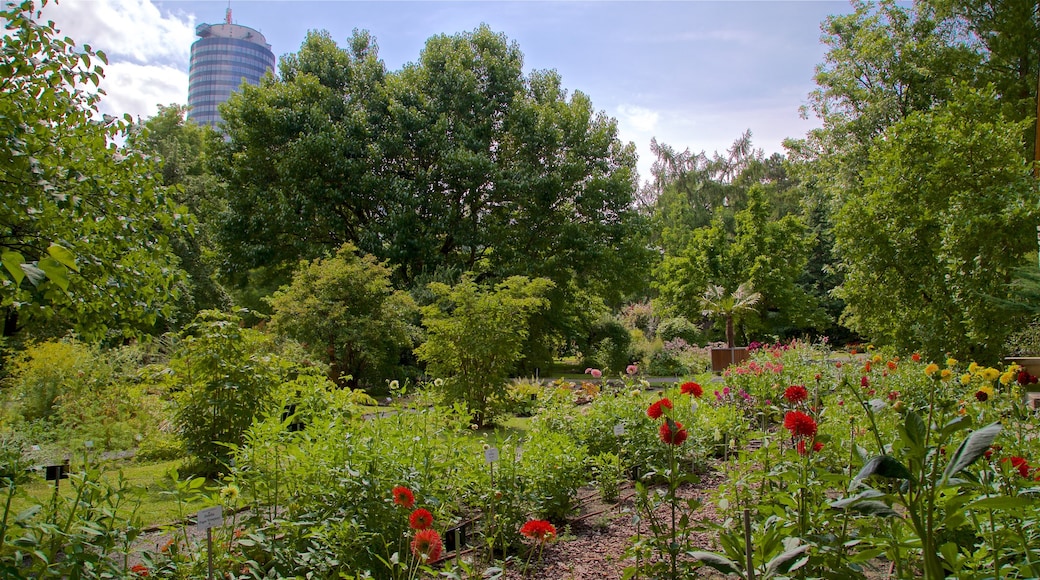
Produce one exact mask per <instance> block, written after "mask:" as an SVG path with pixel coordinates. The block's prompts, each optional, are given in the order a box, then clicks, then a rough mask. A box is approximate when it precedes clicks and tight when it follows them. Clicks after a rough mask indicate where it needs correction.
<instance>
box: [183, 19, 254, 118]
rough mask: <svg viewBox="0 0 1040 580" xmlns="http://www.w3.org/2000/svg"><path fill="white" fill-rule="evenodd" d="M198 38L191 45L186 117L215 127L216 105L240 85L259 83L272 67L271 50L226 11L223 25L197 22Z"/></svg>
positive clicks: (249, 29)
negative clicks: (235, 22) (233, 20)
mask: <svg viewBox="0 0 1040 580" xmlns="http://www.w3.org/2000/svg"><path fill="white" fill-rule="evenodd" d="M195 34H196V35H197V36H198V37H199V40H196V41H195V42H194V43H193V44H192V45H191V65H190V67H189V69H188V106H189V107H191V109H189V111H188V118H189V119H192V120H193V121H195V122H196V123H198V124H199V125H210V126H211V127H216V126H217V124H218V123H219V122H220V112H219V111H217V105H219V104H220V103H223V102H224V101H226V100H227V99H228V97H230V96H231V93H232V92H233V91H235V90H238V88H239V87H241V86H242V81H245V82H247V83H249V84H251V85H257V84H260V78H261V77H263V76H264V73H265V72H267V71H268V70H274V63H275V59H274V53H273V52H271V45H270V44H267V39H265V38H264V35H263V34H260V33H259V32H257V31H255V30H253V29H252V28H249V27H248V26H239V25H237V24H231V15H230V11H229V14H228V19H227V22H226V23H224V24H200V25H198V26H197V27H196V28H195Z"/></svg>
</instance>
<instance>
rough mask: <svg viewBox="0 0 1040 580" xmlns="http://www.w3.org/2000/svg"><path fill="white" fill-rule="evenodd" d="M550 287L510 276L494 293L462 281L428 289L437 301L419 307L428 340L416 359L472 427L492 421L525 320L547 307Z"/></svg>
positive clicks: (524, 333)
mask: <svg viewBox="0 0 1040 580" xmlns="http://www.w3.org/2000/svg"><path fill="white" fill-rule="evenodd" d="M552 286H553V283H552V282H551V281H550V280H547V279H545V278H538V279H535V280H529V279H527V278H524V277H522V276H514V277H512V278H509V279H508V280H506V281H505V282H503V283H501V284H499V285H498V286H496V287H495V288H494V289H488V288H481V287H480V286H478V285H477V284H476V283H475V282H474V281H473V280H471V279H469V278H465V279H463V280H462V282H460V283H459V284H457V285H456V286H454V287H449V286H447V285H445V284H441V283H439V282H434V283H432V284H430V291H431V292H433V293H434V294H435V295H436V296H437V297H438V299H437V301H436V302H435V303H434V304H431V305H429V306H425V307H423V308H422V313H423V325H424V326H425V327H426V329H427V340H426V342H425V343H424V344H422V345H421V346H420V347H419V348H417V349H416V351H415V352H416V354H417V355H418V357H419V359H420V360H422V361H425V362H426V363H427V364H428V369H427V370H428V372H429V373H430V374H432V375H433V376H436V377H441V378H442V379H443V382H442V383H441V389H442V391H441V392H442V393H443V394H444V396H445V398H446V400H447V401H449V402H456V401H457V402H460V403H464V404H465V405H466V406H467V407H468V408H469V410H470V411H471V412H472V413H473V415H474V420H475V422H476V424H477V425H485V424H487V423H490V422H491V421H493V420H494V416H495V415H496V414H497V413H498V412H499V411H500V409H497V408H496V407H495V402H496V401H498V402H501V401H504V400H505V389H506V380H507V379H508V378H509V372H510V371H511V370H512V369H513V366H514V365H515V364H516V362H517V361H519V360H520V357H521V356H522V349H523V345H524V341H525V340H526V338H527V333H528V331H527V322H528V319H529V318H530V317H531V316H532V315H533V314H535V313H536V312H539V311H541V310H543V309H544V308H546V307H547V306H548V301H547V300H546V299H545V298H544V295H545V293H546V292H548V290H549V289H550V288H552Z"/></svg>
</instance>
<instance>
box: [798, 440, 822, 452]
mask: <svg viewBox="0 0 1040 580" xmlns="http://www.w3.org/2000/svg"><path fill="white" fill-rule="evenodd" d="M797 448H798V455H805V454H807V453H808V450H807V449H806V446H805V439H799V440H798V445H797ZM812 450H813V453H816V452H819V451H821V450H823V443H820V442H819V441H814V442H813V444H812Z"/></svg>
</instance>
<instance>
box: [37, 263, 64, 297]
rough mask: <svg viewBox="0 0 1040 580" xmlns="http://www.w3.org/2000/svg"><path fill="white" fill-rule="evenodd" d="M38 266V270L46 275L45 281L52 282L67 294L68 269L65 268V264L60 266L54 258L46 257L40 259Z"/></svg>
mask: <svg viewBox="0 0 1040 580" xmlns="http://www.w3.org/2000/svg"><path fill="white" fill-rule="evenodd" d="M38 265H39V267H40V269H41V270H43V272H44V273H45V274H47V279H49V280H50V281H51V282H54V283H55V284H56V285H57V286H58V287H59V288H61V289H62V290H64V291H66V292H68V290H69V269H68V268H66V267H65V264H62V263H61V262H59V261H57V260H55V259H54V258H49V257H48V258H43V259H41V260H40V262H39V264H38Z"/></svg>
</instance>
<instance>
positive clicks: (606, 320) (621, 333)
mask: <svg viewBox="0 0 1040 580" xmlns="http://www.w3.org/2000/svg"><path fill="white" fill-rule="evenodd" d="M631 345H632V336H631V334H629V331H628V328H626V327H625V325H624V324H622V323H621V321H619V320H618V319H616V318H614V317H612V316H605V317H603V318H601V319H600V320H599V321H597V322H596V324H595V325H593V327H592V329H591V330H590V331H589V339H588V343H587V345H586V346H585V348H584V349H583V350H582V354H583V355H584V360H583V361H582V364H584V365H585V366H589V367H593V368H598V369H601V370H603V371H614V372H622V371H624V370H625V367H626V366H628V364H629V363H630V362H632V359H631V353H630V352H629V347H630V346H631Z"/></svg>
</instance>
